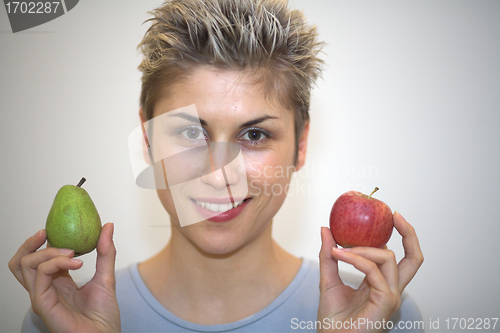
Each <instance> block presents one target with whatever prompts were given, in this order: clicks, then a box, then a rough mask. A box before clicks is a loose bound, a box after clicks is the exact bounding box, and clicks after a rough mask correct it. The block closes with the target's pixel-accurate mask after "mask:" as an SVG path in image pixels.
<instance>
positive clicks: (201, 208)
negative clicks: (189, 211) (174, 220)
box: [191, 198, 252, 222]
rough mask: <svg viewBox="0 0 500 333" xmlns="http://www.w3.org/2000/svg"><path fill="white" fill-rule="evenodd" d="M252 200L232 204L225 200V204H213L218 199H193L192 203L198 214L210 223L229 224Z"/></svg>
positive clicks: (246, 199) (247, 199)
mask: <svg viewBox="0 0 500 333" xmlns="http://www.w3.org/2000/svg"><path fill="white" fill-rule="evenodd" d="M251 199H252V198H245V199H242V200H239V201H234V202H230V203H227V200H224V201H225V202H213V201H216V199H215V200H208V199H205V200H206V201H205V200H203V201H201V200H194V199H191V201H192V202H193V203H194V204H195V207H196V208H197V210H198V212H199V213H200V214H201V215H202V216H204V217H205V219H207V220H208V221H212V222H227V221H230V220H232V219H233V218H235V217H236V216H238V215H239V214H240V213H241V212H242V211H243V209H244V208H245V207H246V206H247V203H248V202H249V201H250V200H251Z"/></svg>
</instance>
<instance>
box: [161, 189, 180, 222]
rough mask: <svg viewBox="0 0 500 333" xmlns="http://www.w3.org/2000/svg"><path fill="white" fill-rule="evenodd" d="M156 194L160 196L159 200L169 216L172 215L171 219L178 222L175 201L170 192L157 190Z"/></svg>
mask: <svg viewBox="0 0 500 333" xmlns="http://www.w3.org/2000/svg"><path fill="white" fill-rule="evenodd" d="M156 193H157V194H158V198H159V199H160V201H161V204H162V205H163V207H164V208H165V210H166V211H167V213H168V215H170V217H171V218H172V219H173V220H175V221H177V220H178V218H177V212H176V211H175V205H174V201H173V199H172V194H171V193H170V191H169V190H156Z"/></svg>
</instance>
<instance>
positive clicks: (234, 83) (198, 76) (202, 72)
mask: <svg viewBox="0 0 500 333" xmlns="http://www.w3.org/2000/svg"><path fill="white" fill-rule="evenodd" d="M191 104H195V105H196V106H197V108H198V109H199V111H200V112H203V110H207V111H208V110H212V111H215V110H218V111H221V112H222V111H224V112H231V113H234V112H243V111H245V112H249V113H254V112H256V111H259V110H260V111H264V110H265V111H269V112H276V113H291V111H290V109H289V108H288V107H287V106H285V105H284V103H281V102H280V101H279V100H278V94H277V93H274V91H272V89H271V91H270V89H269V84H268V82H267V81H266V77H265V75H264V74H262V73H260V72H256V71H238V70H226V69H217V68H214V67H199V68H195V69H193V70H191V71H190V72H189V74H187V75H186V76H185V77H184V78H183V79H182V80H179V81H177V82H176V83H173V84H171V85H168V84H167V85H166V86H165V88H164V89H163V91H162V92H161V93H160V96H159V98H158V103H157V104H156V107H155V111H154V113H155V115H158V114H161V113H164V112H168V111H171V110H175V109H177V108H180V107H184V106H186V105H191Z"/></svg>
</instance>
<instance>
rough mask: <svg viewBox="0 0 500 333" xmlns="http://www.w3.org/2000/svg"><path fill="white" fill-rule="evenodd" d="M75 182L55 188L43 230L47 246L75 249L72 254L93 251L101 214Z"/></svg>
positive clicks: (83, 179) (99, 228)
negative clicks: (55, 191)
mask: <svg viewBox="0 0 500 333" xmlns="http://www.w3.org/2000/svg"><path fill="white" fill-rule="evenodd" d="M84 182H85V178H82V180H80V182H79V183H78V185H76V186H74V185H65V186H63V187H61V188H60V189H59V191H58V192H57V194H56V197H55V198H54V202H53V203H52V207H51V208H50V212H49V216H47V223H46V224H45V230H46V232H47V241H48V243H49V245H50V246H52V247H57V248H64V249H71V250H73V251H75V257H76V256H79V255H82V254H85V253H89V252H91V251H93V250H94V249H95V248H96V246H97V241H98V240H99V235H100V234H101V228H102V225H101V218H100V217H99V213H98V212H97V209H96V208H95V205H94V202H93V201H92V199H91V198H90V196H89V194H88V193H87V191H85V189H83V188H81V186H82V184H83V183H84Z"/></svg>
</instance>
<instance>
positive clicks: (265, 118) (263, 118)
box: [240, 116, 278, 128]
mask: <svg viewBox="0 0 500 333" xmlns="http://www.w3.org/2000/svg"><path fill="white" fill-rule="evenodd" d="M268 119H278V117H273V116H262V117H259V118H255V119H252V120H249V121H247V122H246V123H243V124H241V126H240V128H243V127H247V126H252V125H256V124H258V123H261V122H263V121H265V120H268Z"/></svg>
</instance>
